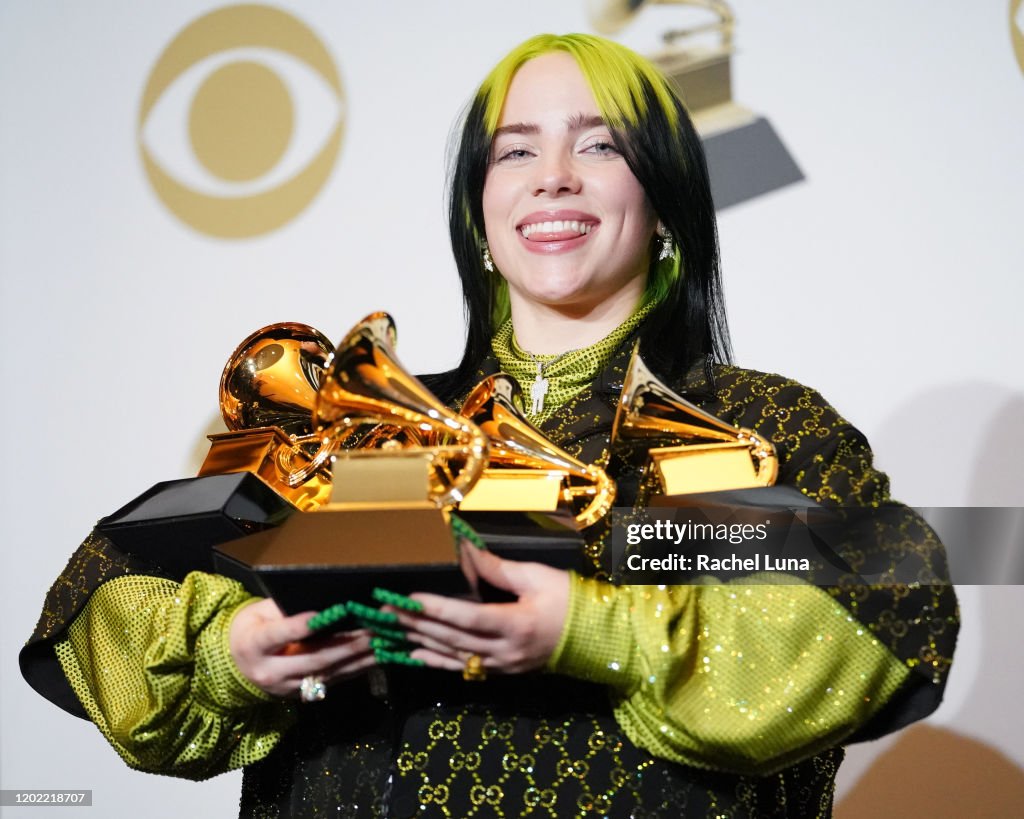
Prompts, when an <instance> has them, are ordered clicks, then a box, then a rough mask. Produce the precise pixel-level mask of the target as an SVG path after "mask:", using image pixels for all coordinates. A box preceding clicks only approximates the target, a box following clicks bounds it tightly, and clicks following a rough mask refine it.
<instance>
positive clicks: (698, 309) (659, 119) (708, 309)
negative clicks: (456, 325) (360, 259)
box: [449, 34, 730, 378]
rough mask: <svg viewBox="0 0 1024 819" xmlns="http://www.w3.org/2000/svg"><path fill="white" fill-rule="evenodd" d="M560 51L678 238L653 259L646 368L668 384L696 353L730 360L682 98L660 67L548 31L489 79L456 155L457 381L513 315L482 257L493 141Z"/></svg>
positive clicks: (700, 154) (708, 210)
mask: <svg viewBox="0 0 1024 819" xmlns="http://www.w3.org/2000/svg"><path fill="white" fill-rule="evenodd" d="M557 51H562V52H566V53H568V54H569V55H571V56H572V57H573V58H574V59H575V60H576V63H577V64H578V65H579V67H580V70H581V71H582V73H583V76H584V77H585V78H586V80H587V83H588V84H589V85H590V89H591V91H592V92H593V94H594V98H595V100H596V101H597V106H598V109H599V111H600V112H601V116H602V117H603V118H604V120H605V122H606V123H607V125H608V127H609V129H610V130H611V133H612V137H613V139H614V140H615V143H616V146H617V147H618V149H619V151H620V152H621V153H622V155H623V157H624V158H625V160H626V162H627V163H628V165H629V167H630V169H631V170H632V171H633V175H634V176H636V178H637V180H638V181H639V182H640V184H641V186H642V187H643V189H644V191H645V192H646V193H647V198H648V199H649V200H650V202H651V205H652V207H653V208H654V210H655V212H656V213H657V215H658V218H659V219H660V220H661V221H662V223H663V224H664V225H665V226H666V227H667V228H668V229H669V230H670V231H671V232H672V236H673V237H674V238H675V245H676V253H675V254H674V256H673V257H671V258H669V259H666V260H664V261H659V260H658V254H657V253H656V252H652V257H651V258H652V262H651V270H650V273H649V275H648V279H647V291H648V292H647V296H648V298H650V299H654V300H655V301H656V302H657V306H656V307H655V308H654V310H652V312H651V314H650V316H649V317H648V319H647V321H646V322H645V323H644V326H643V329H642V330H641V347H642V349H643V353H644V360H645V361H646V362H647V364H648V365H649V366H651V367H652V368H653V369H654V370H655V371H656V372H659V373H660V374H661V375H663V376H666V377H671V376H673V375H675V374H677V373H679V372H680V371H682V370H684V369H685V368H686V367H688V366H689V365H690V364H692V363H693V361H694V360H695V359H698V358H701V357H707V356H712V357H713V358H715V359H716V360H719V361H727V360H729V357H730V351H729V338H728V330H727V326H726V320H725V307H724V302H723V298H722V286H721V278H720V275H719V259H718V231H717V227H716V224H715V211H714V204H713V202H712V200H711V189H710V185H709V183H708V172H707V165H706V163H705V160H704V150H703V148H702V146H701V142H700V138H699V137H698V136H697V132H696V131H695V130H694V127H693V123H692V122H691V121H690V117H689V115H688V114H687V113H686V109H685V108H684V107H683V104H682V102H680V100H679V97H678V96H677V94H676V93H675V91H674V90H673V89H672V87H671V85H670V84H669V81H668V80H667V79H666V78H665V77H664V75H663V74H661V72H660V71H658V69H657V68H655V67H654V66H653V65H652V64H651V63H650V62H648V61H647V60H646V59H644V58H643V57H641V56H640V55H639V54H637V53H635V52H633V51H631V50H630V49H628V48H626V47H625V46H622V45H619V44H618V43H614V42H612V41H610V40H605V39H603V38H601V37H595V36H593V35H589V34H566V35H554V34H541V35H538V36H536V37H532V38H530V39H529V40H527V41H526V42H524V43H522V44H521V45H519V46H517V47H516V48H515V49H513V50H512V51H511V52H510V53H509V54H508V55H507V56H506V57H505V58H504V59H503V60H502V61H501V62H499V63H498V64H497V66H495V68H494V69H493V70H492V71H491V73H490V74H488V76H487V77H486V79H485V80H484V81H483V83H482V84H481V86H480V88H479V89H478V91H477V93H476V96H475V97H474V99H473V101H472V103H471V105H470V107H469V111H468V113H467V115H466V119H465V122H464V124H463V127H462V132H461V138H460V141H459V144H458V146H457V148H456V150H455V153H454V156H453V166H452V170H451V182H450V192H451V198H450V202H449V229H450V231H451V239H452V250H453V252H454V254H455V261H456V265H457V266H458V270H459V276H460V278H461V280H462V292H463V298H464V299H465V306H466V313H467V324H468V331H467V339H466V350H465V353H464V355H463V360H462V363H461V364H460V366H459V373H460V375H461V376H462V377H464V378H465V377H469V376H470V375H472V372H471V371H472V369H473V368H474V367H476V366H477V365H478V364H479V362H480V361H481V360H482V359H483V358H484V357H486V356H487V355H488V354H489V353H490V344H491V338H492V336H493V335H494V332H495V330H496V329H497V327H498V325H499V324H500V323H501V322H502V321H503V320H504V319H505V318H507V317H508V310H509V303H508V289H507V285H506V284H505V281H504V280H503V279H502V278H501V276H500V275H499V274H498V273H497V272H493V273H489V272H487V271H486V270H485V269H484V267H483V262H482V257H481V250H482V240H483V237H484V235H485V231H484V218H483V189H484V180H485V178H486V176H487V168H488V162H489V160H490V151H491V140H492V137H493V135H494V132H495V130H496V129H497V127H498V121H499V119H500V116H501V109H502V106H503V105H504V102H505V97H506V95H507V93H508V89H509V85H510V83H511V82H512V78H513V76H514V75H515V73H516V71H518V70H519V68H520V67H521V66H522V65H523V64H524V63H526V62H528V61H529V60H532V59H533V58H535V57H539V56H541V55H543V54H548V53H550V52H557Z"/></svg>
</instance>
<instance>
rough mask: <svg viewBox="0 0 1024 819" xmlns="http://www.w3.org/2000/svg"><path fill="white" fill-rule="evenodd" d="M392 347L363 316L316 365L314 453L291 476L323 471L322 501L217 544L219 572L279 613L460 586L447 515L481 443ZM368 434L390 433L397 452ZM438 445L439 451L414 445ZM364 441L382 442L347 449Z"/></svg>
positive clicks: (381, 321)
mask: <svg viewBox="0 0 1024 819" xmlns="http://www.w3.org/2000/svg"><path fill="white" fill-rule="evenodd" d="M394 343H395V325H394V322H393V320H392V319H391V317H390V316H389V315H388V314H387V313H374V314H372V315H370V316H367V317H366V318H365V319H363V321H361V322H359V323H358V324H357V325H356V326H355V327H354V328H353V329H352V330H351V331H350V332H349V333H348V334H347V335H346V336H345V338H344V339H343V340H342V341H341V342H340V343H339V344H338V345H337V347H336V348H335V350H334V352H333V354H332V355H331V356H330V358H329V360H328V361H327V362H326V363H325V367H324V370H323V377H322V380H321V383H320V385H319V387H318V389H317V392H316V397H315V400H314V401H313V408H312V416H311V417H312V422H313V426H314V427H315V433H313V438H314V439H315V441H316V450H315V451H312V452H307V453H306V455H305V456H304V457H305V461H306V462H305V464H304V465H303V466H300V467H299V468H298V469H296V470H295V471H294V472H292V473H291V474H290V480H292V481H295V482H298V483H300V484H301V482H302V481H305V480H308V479H309V478H310V477H311V476H312V475H314V474H316V473H317V471H319V470H320V469H322V468H323V465H325V464H327V463H330V464H331V472H332V480H331V497H330V501H329V502H328V503H326V504H324V505H323V506H321V507H319V508H317V509H314V510H313V511H310V512H308V513H305V514H295V515H292V516H291V517H290V518H288V520H287V521H285V523H284V524H283V525H282V526H280V527H278V528H277V529H274V530H270V531H267V532H262V533H259V534H256V535H253V536H250V537H247V538H243V539H241V540H237V541H234V542H232V543H228V544H224V545H222V546H219V547H218V552H219V553H220V563H219V565H220V567H221V570H222V571H224V572H225V573H227V574H232V575H234V576H237V577H239V579H242V580H243V582H247V581H251V580H252V579H253V577H254V576H255V577H256V579H257V583H258V584H260V585H261V586H262V588H261V591H263V592H264V593H269V594H270V595H272V596H273V597H274V598H275V599H276V600H277V602H278V604H279V605H281V607H282V608H283V609H284V610H285V611H288V612H297V611H306V610H310V609H315V608H324V607H326V606H329V605H332V604H333V603H336V602H338V601H339V600H342V599H349V600H360V599H364V600H365V601H366V602H369V599H370V591H371V590H372V588H373V586H374V585H378V584H380V583H382V582H383V583H384V584H385V585H388V587H389V588H392V589H394V590H396V591H408V590H412V589H414V588H433V589H434V590H436V591H439V592H442V593H444V592H451V593H461V592H464V591H465V590H466V585H465V583H466V581H465V579H464V578H463V577H462V575H461V573H460V572H459V571H458V567H457V562H456V553H455V549H454V542H453V537H452V534H451V531H450V527H449V510H450V509H452V508H453V507H454V506H455V505H456V504H457V503H458V502H459V501H460V500H462V498H463V497H465V495H466V494H467V493H468V492H469V491H470V489H471V488H472V486H473V484H474V483H475V482H476V481H477V479H478V478H479V477H480V475H481V474H482V473H483V471H484V468H485V466H486V465H487V458H488V441H487V437H486V435H485V434H484V433H483V432H482V431H481V430H480V429H479V428H478V427H477V426H476V425H475V424H473V423H472V422H471V421H469V420H468V419H466V418H464V417H461V416H459V415H458V414H456V413H454V412H452V411H451V410H449V409H448V408H447V407H445V406H444V405H443V404H442V403H441V402H440V401H438V399H437V398H436V397H435V396H434V395H433V394H431V393H430V391H429V390H427V389H426V387H424V386H423V385H422V384H421V383H420V382H419V381H417V380H416V379H415V378H414V377H413V376H411V375H410V374H408V373H407V372H406V370H405V369H404V368H403V367H402V366H401V365H400V364H399V363H398V360H397V358H396V356H395V353H394V349H393V347H394ZM375 428H377V429H380V428H394V429H395V430H397V431H399V432H401V433H403V434H402V435H401V436H399V437H402V438H404V439H405V440H406V445H404V446H403V445H402V444H401V443H399V442H398V441H399V438H398V437H390V436H388V435H380V434H376V433H375V432H371V430H374V429H375ZM365 433H370V434H368V435H366V434H365ZM361 434H363V435H364V437H363V438H362V439H360V435H361ZM389 438H390V439H389ZM442 438H443V439H444V440H445V442H446V443H445V444H444V445H441V446H423V445H421V444H420V442H422V441H432V440H441V439H442ZM366 441H372V442H374V443H378V442H380V441H383V442H384V443H383V445H381V446H379V447H376V448H368V447H366V446H352V445H351V444H352V443H353V442H359V443H364V444H365V442H366ZM448 442H450V443H448ZM382 572H387V573H388V576H387V578H386V579H383V578H382V577H381V573H382Z"/></svg>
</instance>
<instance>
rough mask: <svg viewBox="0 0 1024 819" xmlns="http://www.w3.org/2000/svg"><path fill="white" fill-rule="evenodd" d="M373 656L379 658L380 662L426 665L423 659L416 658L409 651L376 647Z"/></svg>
mask: <svg viewBox="0 0 1024 819" xmlns="http://www.w3.org/2000/svg"><path fill="white" fill-rule="evenodd" d="M373 656H374V657H376V658H377V662H378V663H392V664H393V665H410V666H422V665H426V663H424V662H423V660H416V659H413V658H412V657H410V656H409V652H408V651H388V650H387V649H383V648H378V649H374V652H373Z"/></svg>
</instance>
